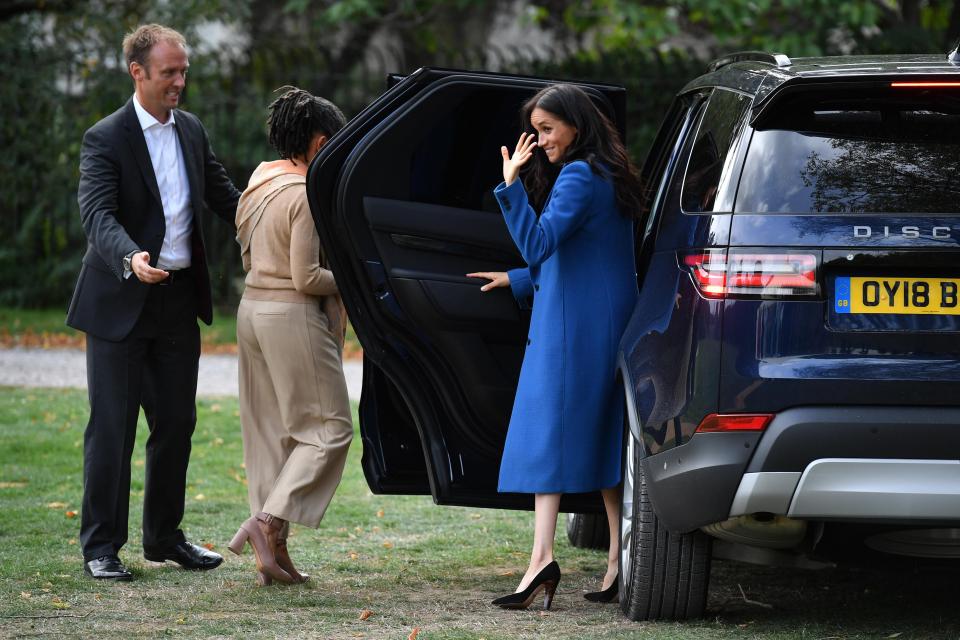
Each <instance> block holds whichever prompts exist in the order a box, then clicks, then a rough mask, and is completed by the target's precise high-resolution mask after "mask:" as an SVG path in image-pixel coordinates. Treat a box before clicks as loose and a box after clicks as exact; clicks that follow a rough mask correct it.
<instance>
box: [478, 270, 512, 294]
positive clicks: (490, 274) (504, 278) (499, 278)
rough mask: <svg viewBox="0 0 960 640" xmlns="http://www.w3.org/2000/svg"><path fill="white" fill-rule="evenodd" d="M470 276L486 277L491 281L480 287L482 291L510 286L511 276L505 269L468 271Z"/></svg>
mask: <svg viewBox="0 0 960 640" xmlns="http://www.w3.org/2000/svg"><path fill="white" fill-rule="evenodd" d="M467 277H468V278H486V279H487V280H489V281H490V282H488V283H487V284H485V285H483V286H482V287H480V291H490V289H496V288H497V287H509V286H510V276H509V275H507V274H506V273H505V272H503V271H478V272H477V273H468V274H467Z"/></svg>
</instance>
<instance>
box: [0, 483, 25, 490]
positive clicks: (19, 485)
mask: <svg viewBox="0 0 960 640" xmlns="http://www.w3.org/2000/svg"><path fill="white" fill-rule="evenodd" d="M25 486H27V483H26V482H0V489H21V488H23V487H25Z"/></svg>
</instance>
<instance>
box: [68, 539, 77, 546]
mask: <svg viewBox="0 0 960 640" xmlns="http://www.w3.org/2000/svg"><path fill="white" fill-rule="evenodd" d="M67 544H70V545H74V544H77V539H76V538H70V539H69V540H67Z"/></svg>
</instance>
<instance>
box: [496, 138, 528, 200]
mask: <svg viewBox="0 0 960 640" xmlns="http://www.w3.org/2000/svg"><path fill="white" fill-rule="evenodd" d="M536 147H537V140H536V136H535V135H534V134H532V133H521V134H520V139H519V140H517V148H516V149H515V150H514V152H513V156H512V157H511V156H510V153H509V152H508V151H507V148H506V147H500V155H501V156H503V181H504V182H505V183H506V185H507V186H508V187H509V186H510V185H511V184H513V181H514V180H516V179H517V176H518V175H519V174H520V167H522V166H523V165H525V164H527V162H528V161H529V160H530V158H532V157H533V150H534V149H536Z"/></svg>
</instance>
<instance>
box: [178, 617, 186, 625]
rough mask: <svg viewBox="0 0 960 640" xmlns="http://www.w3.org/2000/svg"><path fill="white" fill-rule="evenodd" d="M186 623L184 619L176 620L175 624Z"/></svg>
mask: <svg viewBox="0 0 960 640" xmlns="http://www.w3.org/2000/svg"><path fill="white" fill-rule="evenodd" d="M186 622H187V619H186V618H177V624H186Z"/></svg>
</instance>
